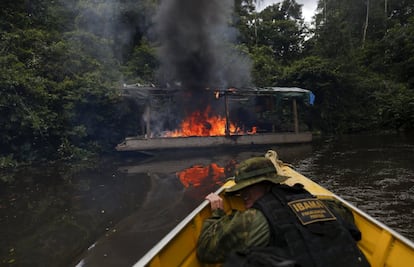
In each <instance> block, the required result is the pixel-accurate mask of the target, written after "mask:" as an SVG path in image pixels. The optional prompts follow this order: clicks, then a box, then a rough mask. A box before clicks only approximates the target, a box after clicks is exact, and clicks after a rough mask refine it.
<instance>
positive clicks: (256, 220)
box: [197, 202, 269, 263]
mask: <svg viewBox="0 0 414 267" xmlns="http://www.w3.org/2000/svg"><path fill="white" fill-rule="evenodd" d="M211 203H213V202H211ZM214 205H217V203H215V204H214ZM268 242H269V228H268V224H267V221H266V218H265V217H264V216H263V214H262V213H261V212H260V211H258V210H255V209H248V210H246V211H243V212H241V211H234V212H233V213H232V214H229V215H226V214H225V213H224V211H223V210H222V209H216V210H214V211H213V215H212V217H210V218H208V219H207V220H205V221H204V224H203V228H202V230H201V234H200V237H199V239H198V243H197V256H198V258H199V259H200V260H201V261H203V262H207V263H216V262H223V261H224V259H225V258H226V256H227V255H229V254H230V252H231V251H233V250H243V249H246V248H248V247H251V246H266V245H267V243H268Z"/></svg>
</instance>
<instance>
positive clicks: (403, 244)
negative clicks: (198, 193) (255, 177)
mask: <svg viewBox="0 0 414 267" xmlns="http://www.w3.org/2000/svg"><path fill="white" fill-rule="evenodd" d="M273 163H274V164H275V162H273ZM275 167H276V168H277V169H278V172H282V174H283V175H285V176H289V177H290V178H288V179H287V180H286V181H285V183H286V184H288V185H293V184H295V183H301V184H303V185H304V186H305V188H306V189H307V190H308V191H309V192H311V193H312V194H313V195H315V196H317V197H318V198H328V199H337V200H339V201H341V202H342V203H343V204H345V205H346V206H348V207H349V208H350V209H351V210H352V212H353V214H354V217H355V223H356V225H357V226H358V228H359V229H360V231H361V232H362V239H361V241H359V242H358V246H359V248H360V249H361V250H362V252H363V253H364V254H365V256H366V257H367V259H368V261H369V262H370V264H371V266H372V267H380V266H381V267H382V266H387V267H409V266H410V267H411V266H413V264H414V243H413V242H412V241H410V240H409V239H407V238H405V237H403V236H402V235H400V234H399V233H397V232H396V231H394V230H392V229H390V228H389V227H387V226H386V225H384V224H382V223H381V222H379V221H377V220H376V219H374V218H372V217H371V216H369V215H368V214H366V213H365V212H363V211H361V210H360V209H358V208H357V207H355V206H354V205H352V204H351V203H349V202H347V201H345V200H344V199H342V198H340V197H339V196H337V195H335V194H334V193H332V192H331V191H329V190H327V189H325V188H324V187H322V186H320V185H319V184H317V183H315V182H313V181H312V180H310V179H309V178H307V177H305V176H303V175H302V174H300V173H298V172H297V171H295V170H294V169H293V168H292V167H290V166H289V165H287V164H284V163H283V162H281V161H280V160H278V161H277V163H276V164H275ZM233 184H234V182H233V181H232V180H229V181H228V182H226V183H225V184H224V185H223V186H222V187H221V188H220V189H218V190H217V192H216V193H218V194H219V195H220V196H221V197H223V200H224V210H225V211H226V212H230V210H232V209H239V210H242V209H243V208H244V205H243V202H242V200H241V199H240V198H238V197H237V196H229V195H226V194H224V191H225V189H226V188H228V187H230V186H232V185H233ZM210 216H211V210H210V205H209V202H208V201H204V202H203V203H201V204H200V205H199V206H198V207H197V208H196V209H194V210H193V211H192V212H191V213H190V214H189V215H188V216H187V217H186V218H184V219H183V220H182V221H181V222H180V223H179V224H178V225H177V226H176V227H175V228H174V229H173V230H172V231H171V232H169V233H168V234H167V235H166V236H165V237H164V238H163V239H162V240H161V241H160V242H158V244H156V245H155V246H154V247H153V248H152V249H151V250H149V251H148V252H147V253H146V254H145V255H144V256H143V257H142V258H141V259H140V260H139V261H138V262H137V263H135V265H134V266H135V267H141V266H150V267H155V266H189V267H197V266H207V265H204V264H203V263H201V262H199V261H198V260H197V257H196V244H197V239H198V236H199V234H200V231H201V227H202V224H203V221H204V219H206V218H208V217H210ZM208 266H220V265H211V264H210V265H208Z"/></svg>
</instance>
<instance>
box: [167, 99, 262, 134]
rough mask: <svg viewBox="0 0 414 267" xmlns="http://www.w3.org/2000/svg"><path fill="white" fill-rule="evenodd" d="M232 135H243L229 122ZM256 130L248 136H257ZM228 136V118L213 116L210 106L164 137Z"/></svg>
mask: <svg viewBox="0 0 414 267" xmlns="http://www.w3.org/2000/svg"><path fill="white" fill-rule="evenodd" d="M228 127H229V133H230V134H242V133H243V132H242V131H240V129H239V128H238V127H236V125H235V124H234V123H231V122H229V125H228ZM255 133H256V128H255V127H253V128H252V131H249V132H248V134H255ZM225 134H226V118H223V117H221V116H219V115H211V107H210V106H208V107H207V108H206V110H205V111H204V112H203V113H202V112H200V111H195V112H193V113H192V114H191V115H190V116H189V117H187V118H186V119H185V120H184V121H182V122H181V124H180V129H178V130H174V131H169V132H166V133H165V134H164V137H188V136H223V135H225Z"/></svg>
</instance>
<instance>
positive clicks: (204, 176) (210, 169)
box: [177, 163, 226, 188]
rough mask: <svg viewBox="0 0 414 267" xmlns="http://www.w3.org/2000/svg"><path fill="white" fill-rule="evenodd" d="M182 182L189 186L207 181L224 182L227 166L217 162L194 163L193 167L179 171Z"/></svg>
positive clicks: (195, 185)
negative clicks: (204, 164)
mask: <svg viewBox="0 0 414 267" xmlns="http://www.w3.org/2000/svg"><path fill="white" fill-rule="evenodd" d="M177 176H178V178H179V179H180V181H181V183H182V184H183V185H184V186H185V187H186V188H187V187H189V186H194V187H198V186H200V185H202V184H204V183H206V182H211V181H212V182H213V183H215V184H222V182H221V179H223V178H224V177H225V176H226V174H225V168H223V167H220V166H218V165H217V164H216V163H211V164H210V165H207V166H202V165H194V166H193V167H191V168H188V169H185V170H183V171H181V172H179V173H177Z"/></svg>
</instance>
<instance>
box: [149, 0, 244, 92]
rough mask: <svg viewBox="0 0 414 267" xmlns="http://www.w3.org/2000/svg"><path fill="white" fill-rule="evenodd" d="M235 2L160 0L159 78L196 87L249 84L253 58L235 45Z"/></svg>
mask: <svg viewBox="0 0 414 267" xmlns="http://www.w3.org/2000/svg"><path fill="white" fill-rule="evenodd" d="M233 1H234V0H198V1H194V0H164V1H162V3H161V6H160V8H159V11H158V13H157V15H156V17H155V24H156V34H157V37H158V42H159V49H158V56H159V60H160V62H161V67H160V69H159V79H160V81H162V82H164V83H169V84H173V83H174V82H180V83H181V85H182V87H183V88H184V89H187V90H191V91H193V92H194V91H198V90H200V89H205V88H215V87H224V88H227V87H232V86H234V87H242V86H248V85H249V84H250V66H251V63H250V60H249V59H248V57H247V56H245V55H242V54H241V53H240V52H238V51H236V50H235V48H234V46H233V45H232V44H234V42H235V40H236V37H237V30H236V29H235V28H232V27H230V26H229V24H230V23H231V20H232V14H233V9H234V2H233Z"/></svg>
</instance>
